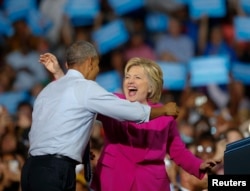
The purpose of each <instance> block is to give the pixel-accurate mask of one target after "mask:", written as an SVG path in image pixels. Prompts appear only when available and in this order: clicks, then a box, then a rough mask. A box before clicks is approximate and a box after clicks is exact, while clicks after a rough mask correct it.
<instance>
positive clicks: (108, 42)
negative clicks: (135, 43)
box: [92, 20, 129, 54]
mask: <svg viewBox="0 0 250 191" xmlns="http://www.w3.org/2000/svg"><path fill="white" fill-rule="evenodd" d="M92 39H93V41H94V43H95V44H96V46H97V49H98V51H99V53H100V54H105V53H107V52H109V51H110V50H112V49H114V48H116V47H119V46H121V45H122V44H124V43H125V42H127V41H128V39H129V33H128V31H127V28H126V26H125V24H124V22H123V21H122V20H115V21H112V22H110V23H108V24H106V25H104V26H103V27H101V28H100V29H98V30H96V31H94V32H93V33H92Z"/></svg>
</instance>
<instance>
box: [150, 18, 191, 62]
mask: <svg viewBox="0 0 250 191" xmlns="http://www.w3.org/2000/svg"><path fill="white" fill-rule="evenodd" d="M155 51H156V56H157V59H158V60H161V61H167V62H179V63H185V64H187V63H188V62H189V60H190V59H191V58H192V57H193V56H194V55H195V46H194V43H193V41H192V39H191V38H190V37H189V36H188V35H186V34H183V33H182V23H181V22H180V21H179V20H178V19H177V18H175V17H171V18H170V20H169V25H168V31H167V33H165V34H162V35H161V36H159V38H157V39H156V41H155Z"/></svg>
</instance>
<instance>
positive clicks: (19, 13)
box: [3, 0, 37, 22]
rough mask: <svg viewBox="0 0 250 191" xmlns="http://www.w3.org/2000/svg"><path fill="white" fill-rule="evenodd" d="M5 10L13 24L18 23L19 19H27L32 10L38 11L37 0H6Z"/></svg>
mask: <svg viewBox="0 0 250 191" xmlns="http://www.w3.org/2000/svg"><path fill="white" fill-rule="evenodd" d="M3 5H4V10H5V11H6V14H7V16H8V19H9V20H10V21H11V22H14V21H17V20H19V19H26V16H27V12H28V11H29V10H30V9H36V8H37V5H36V0H22V1H17V0H5V1H4V4H3Z"/></svg>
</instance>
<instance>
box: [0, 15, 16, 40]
mask: <svg viewBox="0 0 250 191" xmlns="http://www.w3.org/2000/svg"><path fill="white" fill-rule="evenodd" d="M13 33H14V29H13V27H12V24H11V22H10V21H9V20H8V19H7V18H6V17H5V16H4V14H3V13H2V12H0V34H3V35H6V36H11V35H13Z"/></svg>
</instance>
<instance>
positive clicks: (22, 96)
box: [0, 91, 29, 115]
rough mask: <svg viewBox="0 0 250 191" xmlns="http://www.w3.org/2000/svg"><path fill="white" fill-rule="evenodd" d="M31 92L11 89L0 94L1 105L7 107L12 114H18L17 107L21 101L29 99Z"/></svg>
mask: <svg viewBox="0 0 250 191" xmlns="http://www.w3.org/2000/svg"><path fill="white" fill-rule="evenodd" d="M28 100H29V93H28V92H26V91H10V92H4V93H1V94H0V105H3V106H5V107H6V108H7V110H8V112H9V113H10V114H11V115H14V114H16V111H17V110H16V109H17V106H18V104H19V103H20V102H21V101H28Z"/></svg>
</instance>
